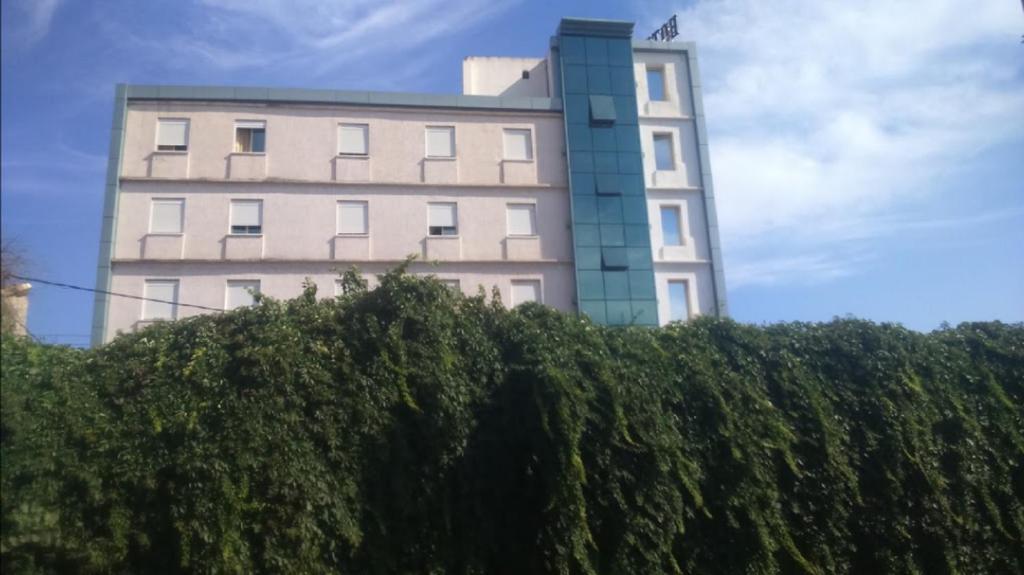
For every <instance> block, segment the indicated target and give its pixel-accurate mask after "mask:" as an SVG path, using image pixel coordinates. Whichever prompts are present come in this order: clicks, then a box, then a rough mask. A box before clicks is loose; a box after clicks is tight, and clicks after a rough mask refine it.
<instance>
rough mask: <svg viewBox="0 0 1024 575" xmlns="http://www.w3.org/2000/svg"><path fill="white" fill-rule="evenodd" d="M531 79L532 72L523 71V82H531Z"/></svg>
mask: <svg viewBox="0 0 1024 575" xmlns="http://www.w3.org/2000/svg"><path fill="white" fill-rule="evenodd" d="M529 79H530V71H529V70H523V80H529Z"/></svg>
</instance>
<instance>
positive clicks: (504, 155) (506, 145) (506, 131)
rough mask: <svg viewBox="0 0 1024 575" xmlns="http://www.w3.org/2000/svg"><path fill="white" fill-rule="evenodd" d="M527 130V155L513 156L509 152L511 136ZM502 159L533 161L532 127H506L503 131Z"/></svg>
mask: <svg viewBox="0 0 1024 575" xmlns="http://www.w3.org/2000/svg"><path fill="white" fill-rule="evenodd" d="M522 132H526V157H525V158H513V157H511V156H510V154H509V141H510V140H509V136H511V135H514V134H519V135H521V133H522ZM501 145H502V155H501V157H502V159H504V160H505V161H508V162H532V161H533V156H534V154H533V130H532V129H530V128H505V129H503V130H502V131H501Z"/></svg>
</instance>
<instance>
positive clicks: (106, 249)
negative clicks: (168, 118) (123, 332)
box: [90, 84, 128, 347]
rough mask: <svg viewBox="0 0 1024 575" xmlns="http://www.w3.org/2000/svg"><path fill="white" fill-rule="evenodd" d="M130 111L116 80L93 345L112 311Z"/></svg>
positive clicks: (123, 88) (103, 333)
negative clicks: (125, 138) (114, 260)
mask: <svg viewBox="0 0 1024 575" xmlns="http://www.w3.org/2000/svg"><path fill="white" fill-rule="evenodd" d="M127 113H128V86H127V84H117V86H116V87H115V89H114V110H113V118H112V121H111V127H110V147H109V149H108V153H107V178H106V183H105V187H104V193H103V222H102V224H101V227H100V248H99V253H98V254H97V257H96V291H95V297H94V298H93V313H92V331H91V339H90V345H91V346H92V347H97V346H99V345H102V344H103V341H104V339H105V336H106V328H107V315H108V313H109V311H110V294H109V292H110V281H111V267H110V266H111V260H112V259H113V256H114V235H115V229H116V223H117V203H118V196H119V194H120V191H121V189H120V188H121V159H122V155H123V150H124V132H125V121H126V116H127Z"/></svg>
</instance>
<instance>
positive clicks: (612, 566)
mask: <svg viewBox="0 0 1024 575" xmlns="http://www.w3.org/2000/svg"><path fill="white" fill-rule="evenodd" d="M345 281H346V287H347V290H348V291H347V294H346V295H344V296H342V297H339V298H336V299H331V300H326V301H317V298H316V296H315V289H314V288H312V287H309V288H308V289H307V290H306V293H305V294H304V295H303V296H301V297H299V298H297V299H295V300H292V301H287V302H279V301H272V300H261V301H260V302H259V304H258V305H256V306H254V307H253V308H249V309H244V310H240V311H236V312H232V313H226V314H222V315H209V316H203V317H197V318H190V319H187V320H183V321H178V322H174V323H167V324H161V325H157V326H154V327H151V328H148V329H145V330H143V331H141V332H139V333H136V334H131V335H125V336H122V337H119V338H118V339H117V340H116V341H114V342H113V343H111V344H109V345H107V346H105V347H102V348H100V349H95V350H86V351H83V350H72V349H66V348H60V347H50V346H42V345H38V344H33V343H31V342H28V341H25V340H17V339H11V338H5V339H4V340H3V357H2V360H3V361H2V390H3V398H2V400H3V403H2V410H3V411H2V466H3V474H2V488H3V491H2V507H3V509H2V512H3V517H2V528H3V533H2V549H0V554H2V568H3V571H4V573H31V572H119V573H159V572H169V573H171V572H208V573H250V572H268V573H369V574H375V573H409V574H414V573H415V574H423V573H481V574H499V575H500V574H527V573H529V574H535V573H536V574H540V573H558V574H570V573H651V574H655V573H657V574H661V573H699V574H716V573H721V574H729V575H732V574H737V573H853V574H862V573H871V574H874V573H927V574H933V573H1020V572H1022V571H1024V421H1022V418H1024V408H1022V406H1024V401H1022V400H1024V326H1022V325H1020V324H1017V325H1006V324H1002V323H999V322H993V323H979V324H964V325H961V326H959V327H957V328H955V329H942V330H938V331H936V332H933V333H931V334H920V333H915V332H912V331H909V330H906V329H904V328H902V327H899V326H894V325H877V324H873V323H870V322H864V321H856V320H836V321H833V322H831V323H827V324H782V325H775V326H768V327H753V326H745V325H741V324H737V323H735V322H730V321H714V320H698V321H694V322H691V323H689V324H686V325H673V326H670V327H667V328H662V329H642V328H626V329H609V328H603V327H600V326H596V325H593V324H591V323H590V322H588V321H585V320H580V319H577V318H576V317H573V316H570V315H565V314H560V313H557V312H554V311H552V310H550V309H546V308H543V307H540V306H537V305H532V304H531V305H526V306H522V307H520V308H518V309H517V310H515V311H507V310H504V309H503V308H501V306H500V305H498V304H495V303H493V301H494V300H493V298H491V299H490V300H488V298H486V297H484V296H483V295H481V296H479V297H474V298H464V297H461V296H457V295H454V294H452V293H451V292H450V291H449V290H447V289H446V288H445V287H444V286H442V285H441V284H440V283H438V282H436V281H432V280H424V279H417V278H415V277H411V276H409V275H405V274H402V273H401V272H395V273H391V274H388V275H386V276H382V278H381V284H380V287H379V288H377V289H375V290H373V291H369V292H367V291H365V287H364V285H361V283H360V282H359V281H358V280H357V279H356V276H354V275H352V274H349V275H348V276H346V280H345Z"/></svg>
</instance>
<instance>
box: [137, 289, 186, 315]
mask: <svg viewBox="0 0 1024 575" xmlns="http://www.w3.org/2000/svg"><path fill="white" fill-rule="evenodd" d="M142 297H144V298H146V299H145V300H144V301H143V302H142V319H143V320H150V321H151V320H161V319H175V318H176V317H178V280H146V285H145V286H144V287H143V290H142Z"/></svg>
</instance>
